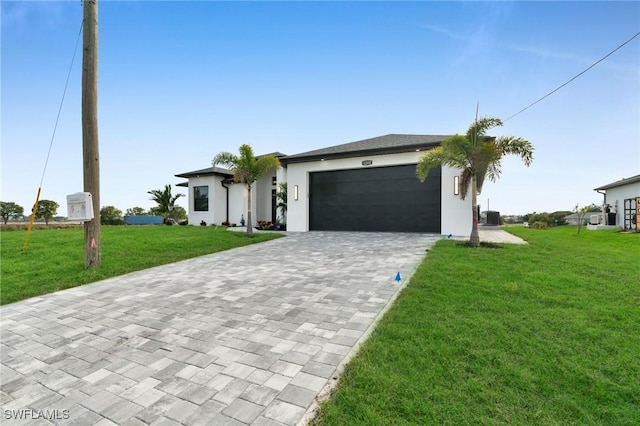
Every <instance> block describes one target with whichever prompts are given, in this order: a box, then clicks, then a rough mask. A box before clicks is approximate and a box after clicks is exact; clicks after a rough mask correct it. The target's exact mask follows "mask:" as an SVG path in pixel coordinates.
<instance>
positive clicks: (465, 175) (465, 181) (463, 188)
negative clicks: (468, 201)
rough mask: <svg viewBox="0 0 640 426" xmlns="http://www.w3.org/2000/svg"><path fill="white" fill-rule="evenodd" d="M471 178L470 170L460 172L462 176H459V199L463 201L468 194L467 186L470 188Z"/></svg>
mask: <svg viewBox="0 0 640 426" xmlns="http://www.w3.org/2000/svg"><path fill="white" fill-rule="evenodd" d="M472 177H473V173H472V172H471V169H464V170H463V171H462V175H461V176H460V198H461V199H463V200H464V199H465V198H466V197H467V194H468V193H469V186H471V179H472Z"/></svg>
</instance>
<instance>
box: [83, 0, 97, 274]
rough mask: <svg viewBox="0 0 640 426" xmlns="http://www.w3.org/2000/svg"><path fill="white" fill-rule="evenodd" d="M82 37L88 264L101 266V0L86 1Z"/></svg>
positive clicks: (85, 255) (85, 258)
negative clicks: (88, 202)
mask: <svg viewBox="0 0 640 426" xmlns="http://www.w3.org/2000/svg"><path fill="white" fill-rule="evenodd" d="M83 14H84V21H83V38H82V46H83V50H82V164H83V176H84V191H85V192H89V193H91V198H92V202H93V214H94V218H93V219H92V220H91V221H89V222H85V223H84V267H85V268H98V267H99V266H100V155H99V149H98V0H84V5H83Z"/></svg>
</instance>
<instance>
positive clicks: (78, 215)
mask: <svg viewBox="0 0 640 426" xmlns="http://www.w3.org/2000/svg"><path fill="white" fill-rule="evenodd" d="M67 219H68V220H79V221H83V222H87V221H90V220H93V200H92V199H91V194H90V193H89V192H76V193H75V194H71V195H67Z"/></svg>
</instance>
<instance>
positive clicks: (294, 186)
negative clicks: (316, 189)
mask: <svg viewBox="0 0 640 426" xmlns="http://www.w3.org/2000/svg"><path fill="white" fill-rule="evenodd" d="M293 199H294V201H298V185H293Z"/></svg>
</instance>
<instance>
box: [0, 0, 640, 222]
mask: <svg viewBox="0 0 640 426" xmlns="http://www.w3.org/2000/svg"><path fill="white" fill-rule="evenodd" d="M0 8H1V9H0V11H1V14H2V15H1V23H2V29H1V36H2V39H1V48H2V49H1V73H2V74H1V84H2V94H1V101H2V112H1V117H2V122H1V132H2V133H1V136H2V150H1V155H2V193H1V196H0V197H1V199H2V200H3V201H13V202H16V203H18V204H20V205H22V206H23V207H25V209H27V210H28V209H30V207H31V205H32V204H33V202H34V200H35V196H36V191H37V188H38V186H39V183H40V179H41V176H42V173H43V167H44V163H45V159H46V156H47V152H48V149H49V143H50V140H51V135H52V132H53V127H54V124H55V120H56V115H57V112H58V108H59V105H60V100H61V96H62V93H63V89H64V83H65V80H66V77H67V73H68V70H69V65H70V62H71V57H72V53H73V50H74V46H75V43H76V40H77V36H78V31H79V29H80V24H81V18H82V7H81V4H80V1H73V2H71V1H65V2H55V1H41V2H33V1H30V2H21V1H3V2H2V3H1V4H0ZM638 31H640V3H639V2H276V3H271V2H204V1H203V2H145V1H141V2H129V1H106V0H102V1H100V2H99V37H100V47H99V58H100V59H99V61H100V62H99V106H98V109H99V134H100V155H101V157H100V161H101V204H102V205H103V206H105V205H114V206H116V207H117V208H119V209H120V210H122V211H125V210H126V209H127V208H129V207H134V206H141V207H144V208H149V207H152V206H153V202H152V201H150V200H149V196H148V194H147V191H149V190H151V189H159V188H162V187H163V186H164V185H165V184H167V183H171V184H176V183H178V182H180V179H178V178H176V177H174V175H175V174H177V173H182V172H187V171H191V170H196V169H200V168H205V167H209V166H210V165H211V163H210V161H211V158H213V156H214V155H216V154H217V153H219V152H221V151H232V152H237V148H238V147H239V146H240V145H241V144H243V143H249V144H251V145H252V146H253V147H254V150H255V152H256V153H257V154H262V153H267V152H273V151H281V152H284V153H286V154H296V153H300V152H304V151H308V150H312V149H318V148H323V147H327V146H332V145H337V144H341V143H347V142H352V141H356V140H361V139H366V138H370V137H376V136H380V135H384V134H388V133H413V134H453V133H464V132H465V131H466V129H467V127H468V126H469V124H470V123H471V122H472V121H473V119H474V115H475V109H476V103H477V102H479V104H480V115H491V116H496V117H500V118H502V119H506V118H508V117H510V116H511V115H513V114H515V113H516V112H518V111H519V110H520V109H522V108H524V107H525V106H527V105H529V104H530V103H531V102H533V101H535V100H537V99H539V98H540V97H542V96H544V95H545V94H547V93H548V92H550V91H551V90H553V89H555V88H556V87H558V86H559V85H561V84H563V83H564V82H566V81H567V80H569V79H570V78H571V77H573V76H575V75H576V74H578V73H579V72H581V71H582V70H584V69H585V68H587V67H588V66H589V65H591V64H592V63H593V62H595V61H597V60H598V59H600V58H601V57H603V56H604V55H605V54H607V53H609V52H610V51H611V50H613V49H614V48H615V47H617V46H618V45H620V44H621V43H622V42H624V41H625V40H627V39H629V38H630V37H631V36H633V35H634V34H636V33H637V32H638ZM81 62H82V58H81V50H79V51H78V54H77V56H76V59H75V63H74V66H73V69H72V73H71V80H70V83H69V89H68V91H67V95H66V98H65V103H64V106H63V109H62V113H61V117H60V122H59V124H58V128H57V133H56V137H55V139H54V142H53V148H52V150H51V156H50V159H49V163H48V166H47V169H46V173H45V175H44V181H43V185H42V195H41V198H43V199H51V200H54V201H56V202H58V203H59V204H60V205H61V208H60V210H59V213H60V214H62V215H65V214H66V195H67V194H71V193H74V192H78V191H82V133H81V117H80V93H81ZM493 134H495V135H516V136H522V137H524V138H526V139H528V140H529V141H531V142H532V143H533V144H534V146H535V148H536V153H535V158H534V163H533V165H532V166H531V167H529V168H526V167H524V166H523V165H522V163H521V162H520V160H517V159H515V158H513V159H506V160H505V161H504V163H503V175H502V177H501V178H500V179H499V180H498V181H497V182H496V183H487V184H486V185H485V187H484V190H483V193H482V194H481V195H480V198H479V202H480V203H481V204H482V206H483V209H485V208H486V205H487V203H489V204H490V208H491V209H492V210H499V211H500V212H501V213H502V214H522V213H527V212H532V211H538V212H540V211H549V212H551V211H556V210H571V209H572V208H573V207H574V206H575V204H576V203H579V204H581V205H584V204H590V203H600V202H602V196H601V195H599V194H597V193H596V192H595V191H593V188H595V187H597V186H600V185H604V184H607V183H610V182H613V181H616V180H619V179H622V178H625V177H629V176H632V175H636V174H638V173H640V37H638V38H636V39H634V40H633V41H632V42H630V43H629V44H628V45H626V46H625V47H623V48H622V49H620V50H619V51H618V52H616V53H615V54H614V55H612V56H611V57H609V58H608V59H607V60H606V61H604V62H602V63H601V64H599V65H597V66H596V67H595V68H593V69H592V70H590V71H589V72H587V73H586V74H584V75H583V76H581V77H579V78H578V79H576V80H575V81H574V82H572V83H571V84H569V85H568V86H566V87H564V88H563V89H561V90H560V91H558V92H557V93H555V94H553V95H552V96H550V97H549V98H547V99H545V100H544V101H542V102H540V103H539V104H537V105H535V106H533V107H532V108H530V109H529V110H527V111H525V112H523V113H522V114H520V115H518V116H516V117H514V118H512V119H511V120H508V121H507V122H506V123H505V125H504V126H503V127H502V128H499V129H496V130H495V132H493ZM174 192H182V193H186V190H185V189H184V188H175V189H174ZM488 200H489V201H488ZM180 204H181V205H183V206H186V197H185V198H182V199H181V203H180Z"/></svg>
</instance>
